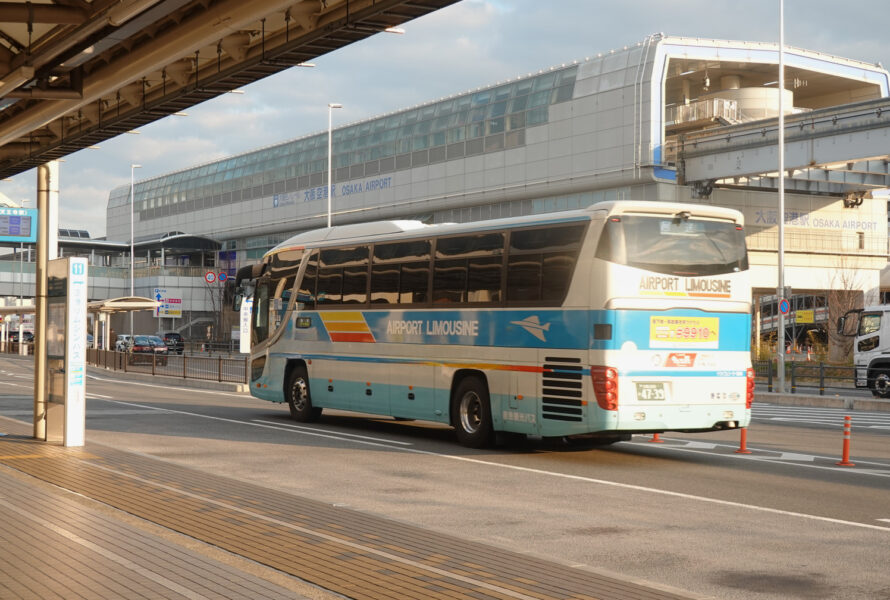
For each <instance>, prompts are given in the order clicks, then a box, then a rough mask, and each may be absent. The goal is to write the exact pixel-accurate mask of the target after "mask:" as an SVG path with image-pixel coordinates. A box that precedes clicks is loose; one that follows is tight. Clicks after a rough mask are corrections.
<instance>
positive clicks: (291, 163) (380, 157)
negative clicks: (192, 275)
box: [108, 65, 577, 247]
mask: <svg viewBox="0 0 890 600" xmlns="http://www.w3.org/2000/svg"><path fill="white" fill-rule="evenodd" d="M576 74H577V66H576V65H571V66H567V67H562V68H559V69H553V70H550V71H547V72H545V73H540V74H537V75H534V76H530V77H526V78H524V79H519V80H517V81H513V82H509V83H504V84H499V85H495V86H492V87H489V88H485V89H482V90H477V91H474V92H470V93H466V94H462V95H459V96H454V97H452V98H447V99H444V100H440V101H438V102H434V103H430V104H427V105H423V106H419V107H415V108H411V109H407V110H403V111H400V112H397V113H393V114H390V115H385V116H382V117H377V118H374V119H370V120H368V121H364V122H360V123H356V124H353V125H349V126H346V127H341V128H339V129H337V130H335V131H334V132H333V146H334V148H335V149H336V153H335V154H334V156H333V163H334V164H333V168H334V181H345V180H348V179H354V178H360V177H367V176H377V175H381V174H385V173H389V172H394V171H399V170H403V169H410V168H413V167H418V166H422V165H428V164H434V163H437V162H443V161H445V160H451V159H458V158H464V157H467V156H473V155H478V154H484V153H486V152H498V151H501V150H504V149H509V148H516V147H520V146H523V145H525V129H526V127H530V126H534V125H541V124H544V123H547V119H548V110H549V107H550V106H551V105H553V104H557V103H560V102H565V101H568V100H571V98H572V95H573V92H574V86H575V78H576ZM326 178H327V134H326V133H322V134H315V135H312V136H308V137H304V138H301V139H297V140H293V141H289V142H285V143H282V144H278V145H276V146H272V147H269V148H263V149H261V150H256V151H253V152H249V153H246V154H242V155H239V156H234V157H232V158H229V159H226V160H221V161H217V162H214V163H209V164H205V165H201V166H197V167H194V168H190V169H186V170H183V171H179V172H176V173H172V174H169V175H164V176H161V177H157V178H154V179H150V180H147V181H142V182H139V183H138V184H136V203H135V210H136V212H137V213H138V215H139V220H140V221H141V222H146V221H151V220H152V219H157V218H162V217H168V216H172V215H177V214H184V213H189V212H192V211H196V210H202V209H206V208H213V207H216V206H222V205H226V204H232V203H236V202H241V201H245V200H252V199H254V198H264V197H272V196H274V195H278V194H296V193H298V192H299V193H300V194H303V195H306V196H307V197H306V198H302V197H301V199H304V200H316V199H320V198H324V197H326V196H325V194H326V190H327V186H326V185H325V184H326ZM309 195H311V197H309ZM129 196H130V188H129V186H121V187H119V188H116V189H114V190H113V191H112V192H111V194H110V196H109V201H108V206H109V208H114V207H119V206H126V205H127V203H128V202H129ZM262 245H263V246H265V247H268V246H266V245H265V244H262Z"/></svg>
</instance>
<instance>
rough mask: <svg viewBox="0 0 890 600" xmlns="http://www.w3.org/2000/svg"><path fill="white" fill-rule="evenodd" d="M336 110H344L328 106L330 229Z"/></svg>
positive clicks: (334, 104) (339, 105) (341, 106)
mask: <svg viewBox="0 0 890 600" xmlns="http://www.w3.org/2000/svg"><path fill="white" fill-rule="evenodd" d="M335 108H343V105H342V104H338V103H336V102H331V103H329V104H328V228H330V226H331V196H332V195H333V192H334V179H333V174H334V169H333V160H332V159H333V155H332V152H331V150H332V148H333V137H334V129H333V127H332V123H333V114H334V109H335Z"/></svg>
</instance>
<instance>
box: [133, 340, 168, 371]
mask: <svg viewBox="0 0 890 600" xmlns="http://www.w3.org/2000/svg"><path fill="white" fill-rule="evenodd" d="M127 354H128V357H127V364H131V365H135V364H137V363H147V364H151V363H152V361H154V363H155V364H156V365H160V366H164V365H166V364H167V345H166V344H165V343H164V340H162V339H161V338H159V337H158V336H156V335H134V336H133V339H132V340H131V341H130V343H129V344H128V346H127Z"/></svg>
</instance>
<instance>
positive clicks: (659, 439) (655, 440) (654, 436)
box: [649, 433, 664, 444]
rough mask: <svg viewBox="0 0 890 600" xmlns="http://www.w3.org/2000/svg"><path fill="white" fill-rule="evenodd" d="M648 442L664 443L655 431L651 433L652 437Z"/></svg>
mask: <svg viewBox="0 0 890 600" xmlns="http://www.w3.org/2000/svg"><path fill="white" fill-rule="evenodd" d="M649 443H651V444H663V443H664V440H663V439H661V438H660V437H658V434H657V433H653V434H652V439H651V440H649Z"/></svg>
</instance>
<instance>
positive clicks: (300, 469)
mask: <svg viewBox="0 0 890 600" xmlns="http://www.w3.org/2000/svg"><path fill="white" fill-rule="evenodd" d="M0 376H2V381H3V382H4V383H3V384H2V385H0V415H2V416H5V417H9V418H13V419H17V420H20V421H25V422H30V420H31V404H32V397H31V389H32V381H33V375H32V374H31V363H30V361H23V360H21V359H7V358H0ZM113 377H114V376H113V374H108V375H107V376H101V377H91V378H89V380H88V384H87V386H88V387H87V390H88V391H87V397H88V401H87V444H88V445H89V444H92V443H101V444H109V445H113V446H116V447H119V448H122V449H126V450H130V451H134V452H142V453H145V454H149V455H151V456H155V457H158V458H160V459H164V460H172V461H175V462H178V463H182V464H185V465H188V466H191V467H194V468H198V469H207V470H211V471H213V472H215V473H219V474H225V475H228V476H231V477H235V478H240V479H244V480H249V481H251V482H254V483H258V484H260V485H265V486H269V487H273V488H276V489H280V490H283V491H287V492H289V493H293V494H297V495H302V496H307V497H311V498H314V499H317V500H321V501H325V502H330V503H332V504H336V505H339V506H345V507H349V508H351V509H354V510H357V511H362V512H367V513H372V514H375V515H379V516H383V517H388V518H391V519H396V520H399V521H403V522H407V523H412V524H415V525H419V526H422V527H426V528H429V529H433V530H438V531H442V532H447V533H450V534H456V535H460V536H463V537H466V538H471V539H475V540H480V541H484V542H487V543H491V544H495V545H499V546H502V547H505V548H508V549H511V550H514V551H520V552H528V553H530V554H533V555H537V556H542V557H546V558H548V559H551V560H557V561H561V562H564V563H566V564H571V565H577V566H578V567H579V568H585V569H593V570H596V571H604V572H608V573H613V574H619V575H624V576H628V577H634V578H638V579H643V580H646V581H648V582H652V583H656V584H663V585H669V586H673V587H676V588H680V589H683V590H687V591H690V592H693V593H696V594H700V595H703V596H711V597H714V598H721V599H724V598H725V599H730V600H732V599H746V600H749V599H777V600H778V599H796V598H808V599H813V598H815V599H821V598H825V599H845V598H851V599H853V598H855V599H866V600H870V599H887V598H890V570H888V569H887V564H888V562H890V413H875V414H867V413H862V412H855V413H853V418H854V433H853V440H852V460H853V462H855V463H856V466H855V467H839V466H837V465H836V464H835V463H836V462H838V460H839V459H840V452H841V444H842V438H841V424H842V420H843V414H845V413H844V412H843V411H841V410H833V409H815V408H807V407H778V406H771V405H764V404H757V405H755V409H754V422H753V423H752V425H751V427H750V428H749V430H748V442H747V443H748V449H749V450H751V451H752V454H737V453H735V450H736V449H737V448H738V445H739V433H738V432H719V433H710V434H698V435H692V434H667V435H664V436H662V439H663V440H664V443H661V444H657V443H652V442H650V441H649V439H650V438H649V436H635V437H634V439H633V440H632V441H630V442H624V443H620V444H616V445H614V446H612V447H610V448H608V449H587V450H583V449H582V450H578V449H574V448H570V447H568V446H565V445H562V444H558V443H553V442H548V441H546V440H540V439H531V440H529V441H528V442H526V443H524V444H521V445H516V446H512V447H506V448H496V449H489V450H470V449H466V448H462V447H461V446H459V445H458V444H457V443H456V442H455V440H454V434H453V432H452V431H451V430H449V429H448V428H444V427H441V426H438V425H430V424H421V423H416V422H396V421H393V420H390V419H378V418H367V417H361V416H357V415H354V414H348V413H342V412H334V411H330V414H328V413H325V415H324V416H323V417H322V420H321V421H320V422H319V423H316V424H311V425H304V424H299V423H295V422H293V421H291V420H290V418H289V417H288V412H287V410H286V407H284V406H279V405H273V404H270V403H267V402H264V401H260V400H257V399H254V398H251V397H249V396H247V395H244V394H237V393H229V392H211V391H200V390H194V389H186V388H177V387H172V386H170V385H167V384H159V385H156V384H147V383H134V382H120V381H115V380H114V379H113ZM0 427H2V421H0Z"/></svg>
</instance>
